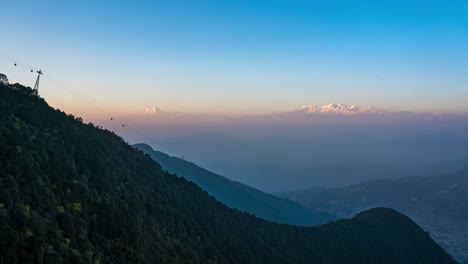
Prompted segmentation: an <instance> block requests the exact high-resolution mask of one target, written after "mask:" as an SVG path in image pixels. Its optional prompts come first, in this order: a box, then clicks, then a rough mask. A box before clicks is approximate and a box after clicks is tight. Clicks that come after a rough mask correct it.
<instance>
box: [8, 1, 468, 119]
mask: <svg viewBox="0 0 468 264" xmlns="http://www.w3.org/2000/svg"><path fill="white" fill-rule="evenodd" d="M0 6H1V13H2V15H1V16H0V25H1V28H2V37H1V41H0V72H4V73H6V74H7V75H8V76H9V78H10V80H11V81H13V82H20V83H23V84H29V85H33V84H34V81H35V77H36V76H35V75H33V74H31V73H30V72H29V71H28V70H27V69H25V68H21V67H16V68H15V67H13V66H12V62H11V61H10V60H8V59H7V57H11V58H14V60H16V61H18V63H20V64H21V65H24V64H28V65H34V66H35V67H37V68H41V69H42V70H43V71H44V72H45V73H46V75H47V76H45V78H44V80H43V82H42V85H41V95H42V96H43V97H45V98H46V99H47V100H48V101H49V102H50V103H51V104H52V105H53V106H55V107H58V108H61V109H64V110H67V111H73V112H74V113H76V115H81V116H87V115H88V116H92V115H99V114H102V113H99V111H98V110H97V109H96V108H93V107H90V106H89V104H87V103H84V102H83V100H82V99H79V98H77V97H76V96H74V95H71V94H70V93H69V92H68V91H66V90H64V89H63V87H60V86H58V85H57V83H56V82H54V81H51V78H53V79H56V80H58V81H59V82H61V83H63V84H64V86H65V87H67V88H68V89H75V90H78V91H79V94H80V96H81V97H83V98H86V100H87V101H92V102H93V104H95V105H98V106H99V108H101V109H104V110H105V111H106V112H109V113H113V114H114V113H115V114H130V113H135V112H140V111H143V110H144V109H145V108H146V107H149V106H154V105H157V106H158V107H159V108H161V109H164V110H166V111H182V112H190V113H215V114H250V113H268V112H273V111H284V110H289V109H291V108H296V107H299V106H301V105H304V104H326V103H332V102H333V103H344V104H360V105H370V106H375V107H378V108H384V109H387V110H394V111H399V110H411V111H429V112H468V103H467V102H468V1H427V0H426V1H395V0H393V1H291V0H289V1H275V0H270V1H241V0H237V1H234V0H233V1H219V0H218V1H203V0H200V1H177V0H176V1H172V0H171V1H58V0H57V1H48V0H41V1H35V0H34V1H32V0H31V1H23V0H11V1H5V0H0ZM27 67H28V66H27Z"/></svg>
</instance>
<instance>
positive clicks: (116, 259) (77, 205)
mask: <svg viewBox="0 0 468 264" xmlns="http://www.w3.org/2000/svg"><path fill="white" fill-rule="evenodd" d="M0 234H1V236H0V263H94V264H98V263H330V264H332V263H425V264H427V263H454V261H453V259H452V258H451V257H450V256H449V255H448V254H446V253H445V252H444V251H443V250H442V249H441V248H440V247H439V246H438V245H437V244H436V243H435V242H434V241H433V240H432V239H431V238H430V237H429V235H428V234H427V233H425V232H424V231H423V230H422V229H420V228H419V227H418V226H417V225H416V224H415V223H414V222H413V221H411V220H410V219H409V218H407V217H406V216H404V215H402V214H400V213H398V212H396V211H394V210H391V209H384V208H378V209H371V210H369V211H366V212H363V213H360V214H358V215H357V216H355V217H354V218H352V219H350V220H339V221H336V222H333V223H329V224H325V225H322V226H320V227H309V228H306V227H295V226H290V225H285V224H273V223H270V222H267V221H265V220H262V219H259V218H256V217H254V216H252V215H249V214H247V213H242V212H239V211H236V210H234V209H230V208H228V207H226V206H224V205H223V204H221V203H219V202H218V201H216V200H215V199H214V198H213V197H211V196H209V195H208V194H207V193H206V192H204V191H203V190H201V189H200V188H199V187H198V186H197V185H195V184H193V183H191V182H188V181H186V180H185V179H183V178H179V177H176V176H174V175H170V174H168V173H166V172H164V171H163V170H162V169H161V167H160V166H159V165H158V164H157V163H156V162H154V161H153V160H152V159H151V158H150V157H149V156H146V155H144V154H143V153H142V152H140V151H138V150H136V149H134V148H133V147H132V146H130V145H128V144H127V143H126V142H125V141H124V140H123V139H122V138H120V137H118V136H117V135H115V134H114V133H112V132H110V131H107V130H104V129H101V128H99V127H96V126H95V125H93V124H91V123H89V124H84V123H83V121H82V120H81V119H80V118H78V117H74V116H73V115H69V114H68V115H67V114H65V113H64V112H62V111H60V110H58V109H57V110H54V109H53V108H51V107H49V106H48V104H47V103H46V102H45V101H44V100H43V99H42V98H39V97H38V96H36V95H35V94H34V93H33V91H32V90H31V89H30V88H27V87H23V86H21V85H19V84H15V85H8V84H6V83H0Z"/></svg>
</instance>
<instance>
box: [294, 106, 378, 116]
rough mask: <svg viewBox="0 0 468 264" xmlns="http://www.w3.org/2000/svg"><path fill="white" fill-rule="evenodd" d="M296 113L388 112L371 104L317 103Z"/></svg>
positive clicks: (344, 113)
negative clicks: (370, 105)
mask: <svg viewBox="0 0 468 264" xmlns="http://www.w3.org/2000/svg"><path fill="white" fill-rule="evenodd" d="M292 112H294V113H306V114H341V115H355V114H368V113H373V114H377V113H378V114H383V113H387V112H386V111H384V110H380V109H376V108H374V107H369V106H358V105H355V104H353V105H350V106H347V105H344V104H327V105H323V106H317V105H304V106H302V107H301V108H299V109H295V110H293V111H292Z"/></svg>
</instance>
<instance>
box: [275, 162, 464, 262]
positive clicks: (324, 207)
mask: <svg viewBox="0 0 468 264" xmlns="http://www.w3.org/2000/svg"><path fill="white" fill-rule="evenodd" d="M281 196H282V197H286V198H289V199H291V200H294V201H297V202H299V203H301V204H303V205H304V206H307V207H309V208H314V209H317V210H320V211H324V212H328V213H331V214H336V215H339V216H342V217H351V216H353V215H354V214H355V213H357V212H360V211H362V210H366V209H368V208H372V207H379V206H385V207H390V208H393V209H395V210H398V211H400V212H403V213H405V214H407V215H408V216H410V217H411V218H412V219H413V220H414V221H415V222H416V223H418V224H419V225H421V226H422V227H423V228H424V229H425V230H427V231H429V233H430V234H431V235H432V237H433V238H434V239H435V240H436V241H437V242H439V243H440V244H441V245H442V246H443V247H444V248H445V249H446V250H447V251H448V252H449V253H451V254H452V255H453V256H454V257H455V258H456V259H457V260H458V261H459V262H460V263H468V169H464V170H460V171H458V172H456V173H452V174H447V175H439V176H427V177H420V176H419V177H418V176H409V177H402V178H398V179H394V180H373V181H368V182H364V183H361V184H357V185H352V186H349V187H344V188H336V189H323V188H314V189H310V190H302V191H294V192H288V193H285V194H282V195H281Z"/></svg>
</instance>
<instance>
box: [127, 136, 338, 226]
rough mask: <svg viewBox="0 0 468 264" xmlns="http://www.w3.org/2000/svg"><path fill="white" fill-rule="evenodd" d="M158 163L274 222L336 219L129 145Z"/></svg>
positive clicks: (308, 223) (222, 199) (146, 148)
mask: <svg viewBox="0 0 468 264" xmlns="http://www.w3.org/2000/svg"><path fill="white" fill-rule="evenodd" d="M133 146H134V147H135V148H137V149H139V150H142V151H143V152H144V153H146V154H148V155H150V156H151V158H153V159H154V160H155V161H156V162H158V163H159V164H160V165H161V167H162V168H163V169H164V170H167V171H168V172H169V173H173V174H176V175H178V176H180V177H184V178H185V179H187V180H189V181H192V182H194V183H196V184H197V185H198V186H200V187H201V188H202V189H203V190H205V191H207V192H208V193H209V194H210V195H213V196H214V197H215V198H216V199H217V200H218V201H220V202H222V203H224V204H226V205H227V206H229V207H231V208H235V209H238V210H241V211H245V212H248V213H251V214H254V215H256V216H257V217H260V218H264V219H266V220H269V221H273V222H277V223H287V224H293V225H303V226H313V225H318V224H323V223H327V222H330V221H332V220H336V219H337V217H335V216H332V215H330V214H327V213H322V212H318V211H315V210H313V209H309V208H305V207H303V206H302V205H300V204H298V203H296V202H293V201H290V200H287V199H283V198H278V197H276V196H274V195H271V194H267V193H264V192H262V191H260V190H257V189H255V188H252V187H249V186H247V185H244V184H242V183H239V182H236V181H231V180H229V179H227V178H225V177H223V176H220V175H217V174H215V173H212V172H210V171H208V170H205V169H203V168H201V167H199V166H197V165H196V164H194V163H191V162H188V161H186V160H184V159H181V158H177V157H171V156H169V155H167V154H165V153H162V152H160V151H156V150H154V149H152V148H151V147H150V146H149V145H146V144H136V145H133Z"/></svg>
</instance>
